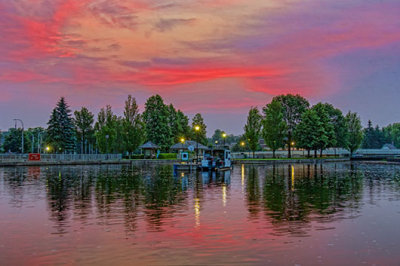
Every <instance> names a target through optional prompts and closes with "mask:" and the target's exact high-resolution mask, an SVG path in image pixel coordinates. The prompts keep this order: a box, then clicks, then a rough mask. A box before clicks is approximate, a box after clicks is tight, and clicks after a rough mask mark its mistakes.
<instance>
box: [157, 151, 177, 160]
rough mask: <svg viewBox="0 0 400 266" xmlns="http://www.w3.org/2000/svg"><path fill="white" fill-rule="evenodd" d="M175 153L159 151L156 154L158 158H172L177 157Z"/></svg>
mask: <svg viewBox="0 0 400 266" xmlns="http://www.w3.org/2000/svg"><path fill="white" fill-rule="evenodd" d="M177 156H178V155H177V154H176V153H160V154H159V155H158V159H169V160H174V159H176V158H177Z"/></svg>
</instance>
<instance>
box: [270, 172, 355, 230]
mask: <svg viewBox="0 0 400 266" xmlns="http://www.w3.org/2000/svg"><path fill="white" fill-rule="evenodd" d="M285 167H287V169H286V171H285V169H284V168H285ZM362 180H363V179H362V175H361V174H360V172H357V171H325V169H324V166H323V165H295V166H292V165H288V166H273V167H272V169H271V170H270V171H268V173H267V174H266V177H265V181H264V187H263V199H264V211H265V214H266V215H267V216H268V217H271V218H272V222H273V224H275V225H276V226H278V227H279V226H282V227H287V228H285V229H283V230H281V231H282V232H287V231H289V232H293V233H295V234H305V233H306V231H305V229H306V228H307V224H308V223H310V222H311V221H318V222H329V221H333V220H334V219H338V218H343V217H342V216H343V215H346V214H349V215H354V213H353V211H354V210H357V209H359V205H360V199H361V196H362V186H363V184H362V182H363V181H362ZM288 228H289V229H288Z"/></svg>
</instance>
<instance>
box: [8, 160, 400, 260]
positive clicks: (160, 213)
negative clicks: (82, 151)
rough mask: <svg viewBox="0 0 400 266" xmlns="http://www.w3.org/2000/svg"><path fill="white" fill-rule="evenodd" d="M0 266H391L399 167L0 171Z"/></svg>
mask: <svg viewBox="0 0 400 266" xmlns="http://www.w3.org/2000/svg"><path fill="white" fill-rule="evenodd" d="M0 213H1V219H0V264H1V265H9V264H43V263H44V264H46V263H50V264H54V263H67V264H70V263H79V264H81V263H100V264H109V263H111V262H112V263H114V264H125V263H129V264H133V263H141V264H204V263H217V264H218V263H224V264H265V263H268V262H269V263H273V264H288V263H289V264H301V263H303V264H332V265H333V264H340V263H347V264H348V263H353V264H354V263H357V264H360V263H368V264H374V263H376V264H385V265H387V264H393V265H396V264H398V262H399V261H400V255H399V254H398V253H397V247H398V246H399V245H400V230H399V229H398V224H399V222H400V166H394V165H371V164H361V163H358V164H350V163H341V164H324V165H308V164H295V165H288V164H282V165H271V166H257V167H254V166H245V165H237V166H235V167H234V169H233V170H232V171H227V172H222V173H217V174H216V173H208V172H204V173H191V174H188V173H173V170H172V167H171V166H169V165H159V166H148V165H143V166H120V165H114V166H73V167H72V166H71V167H20V168H0Z"/></svg>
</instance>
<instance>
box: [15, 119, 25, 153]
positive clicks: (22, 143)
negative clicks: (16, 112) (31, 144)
mask: <svg viewBox="0 0 400 266" xmlns="http://www.w3.org/2000/svg"><path fill="white" fill-rule="evenodd" d="M18 121H19V122H21V126H22V134H21V153H22V154H24V122H22V120H21V119H18V118H16V119H14V122H15V129H17V122H18Z"/></svg>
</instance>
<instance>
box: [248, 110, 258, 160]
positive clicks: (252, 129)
mask: <svg viewBox="0 0 400 266" xmlns="http://www.w3.org/2000/svg"><path fill="white" fill-rule="evenodd" d="M261 120H262V116H261V115H260V112H259V111H258V108H257V107H251V108H250V110H249V115H248V116H247V123H246V125H245V126H244V135H245V136H246V138H247V142H248V144H249V147H250V150H251V151H252V152H253V158H254V153H255V151H256V150H257V148H258V141H259V139H260V134H261V124H262V123H261Z"/></svg>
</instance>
